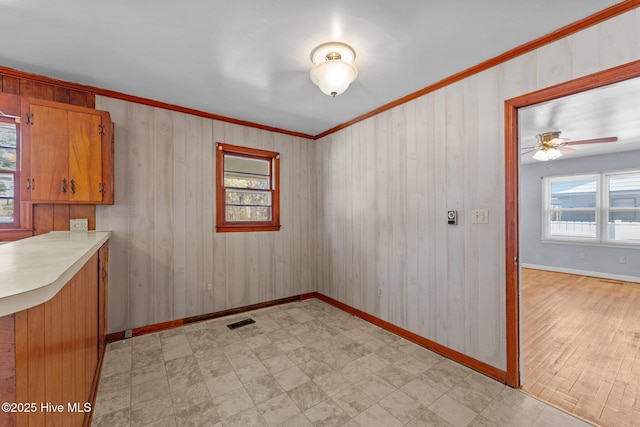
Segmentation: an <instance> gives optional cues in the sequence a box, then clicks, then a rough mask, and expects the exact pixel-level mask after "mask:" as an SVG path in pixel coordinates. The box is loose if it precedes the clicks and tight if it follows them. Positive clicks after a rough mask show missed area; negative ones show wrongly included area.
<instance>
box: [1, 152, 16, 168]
mask: <svg viewBox="0 0 640 427" xmlns="http://www.w3.org/2000/svg"><path fill="white" fill-rule="evenodd" d="M16 160H17V156H16V149H15V148H3V147H0V169H3V170H9V171H14V170H16Z"/></svg>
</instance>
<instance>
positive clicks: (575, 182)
mask: <svg viewBox="0 0 640 427" xmlns="http://www.w3.org/2000/svg"><path fill="white" fill-rule="evenodd" d="M543 207H544V208H543V238H544V239H546V240H560V241H576V242H586V243H596V244H597V243H602V244H628V245H640V171H625V172H602V173H597V174H588V175H568V176H556V177H545V178H544V179H543Z"/></svg>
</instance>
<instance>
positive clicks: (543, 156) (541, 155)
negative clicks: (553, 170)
mask: <svg viewBox="0 0 640 427" xmlns="http://www.w3.org/2000/svg"><path fill="white" fill-rule="evenodd" d="M533 158H534V159H536V160H539V161H541V162H546V161H547V160H549V157H548V156H547V152H546V151H544V150H538V151H536V154H534V155H533Z"/></svg>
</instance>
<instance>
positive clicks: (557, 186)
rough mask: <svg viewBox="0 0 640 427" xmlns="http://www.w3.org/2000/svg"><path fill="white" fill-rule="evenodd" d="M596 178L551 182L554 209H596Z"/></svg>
mask: <svg viewBox="0 0 640 427" xmlns="http://www.w3.org/2000/svg"><path fill="white" fill-rule="evenodd" d="M596 184H597V181H596V179H595V178H591V179H576V180H563V181H552V182H551V205H550V207H552V208H559V209H562V208H565V209H566V208H595V207H596Z"/></svg>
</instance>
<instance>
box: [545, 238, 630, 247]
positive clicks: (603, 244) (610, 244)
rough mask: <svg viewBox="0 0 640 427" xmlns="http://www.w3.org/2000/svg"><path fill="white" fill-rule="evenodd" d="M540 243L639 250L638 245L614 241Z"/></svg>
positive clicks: (546, 239) (563, 240) (569, 240)
mask: <svg viewBox="0 0 640 427" xmlns="http://www.w3.org/2000/svg"><path fill="white" fill-rule="evenodd" d="M541 240H542V243H550V244H553V245H557V244H560V245H577V246H599V247H606V248H627V249H640V243H630V242H619V243H618V242H615V241H606V242H601V241H598V240H584V239H582V240H581V239H549V238H543V239H541Z"/></svg>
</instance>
